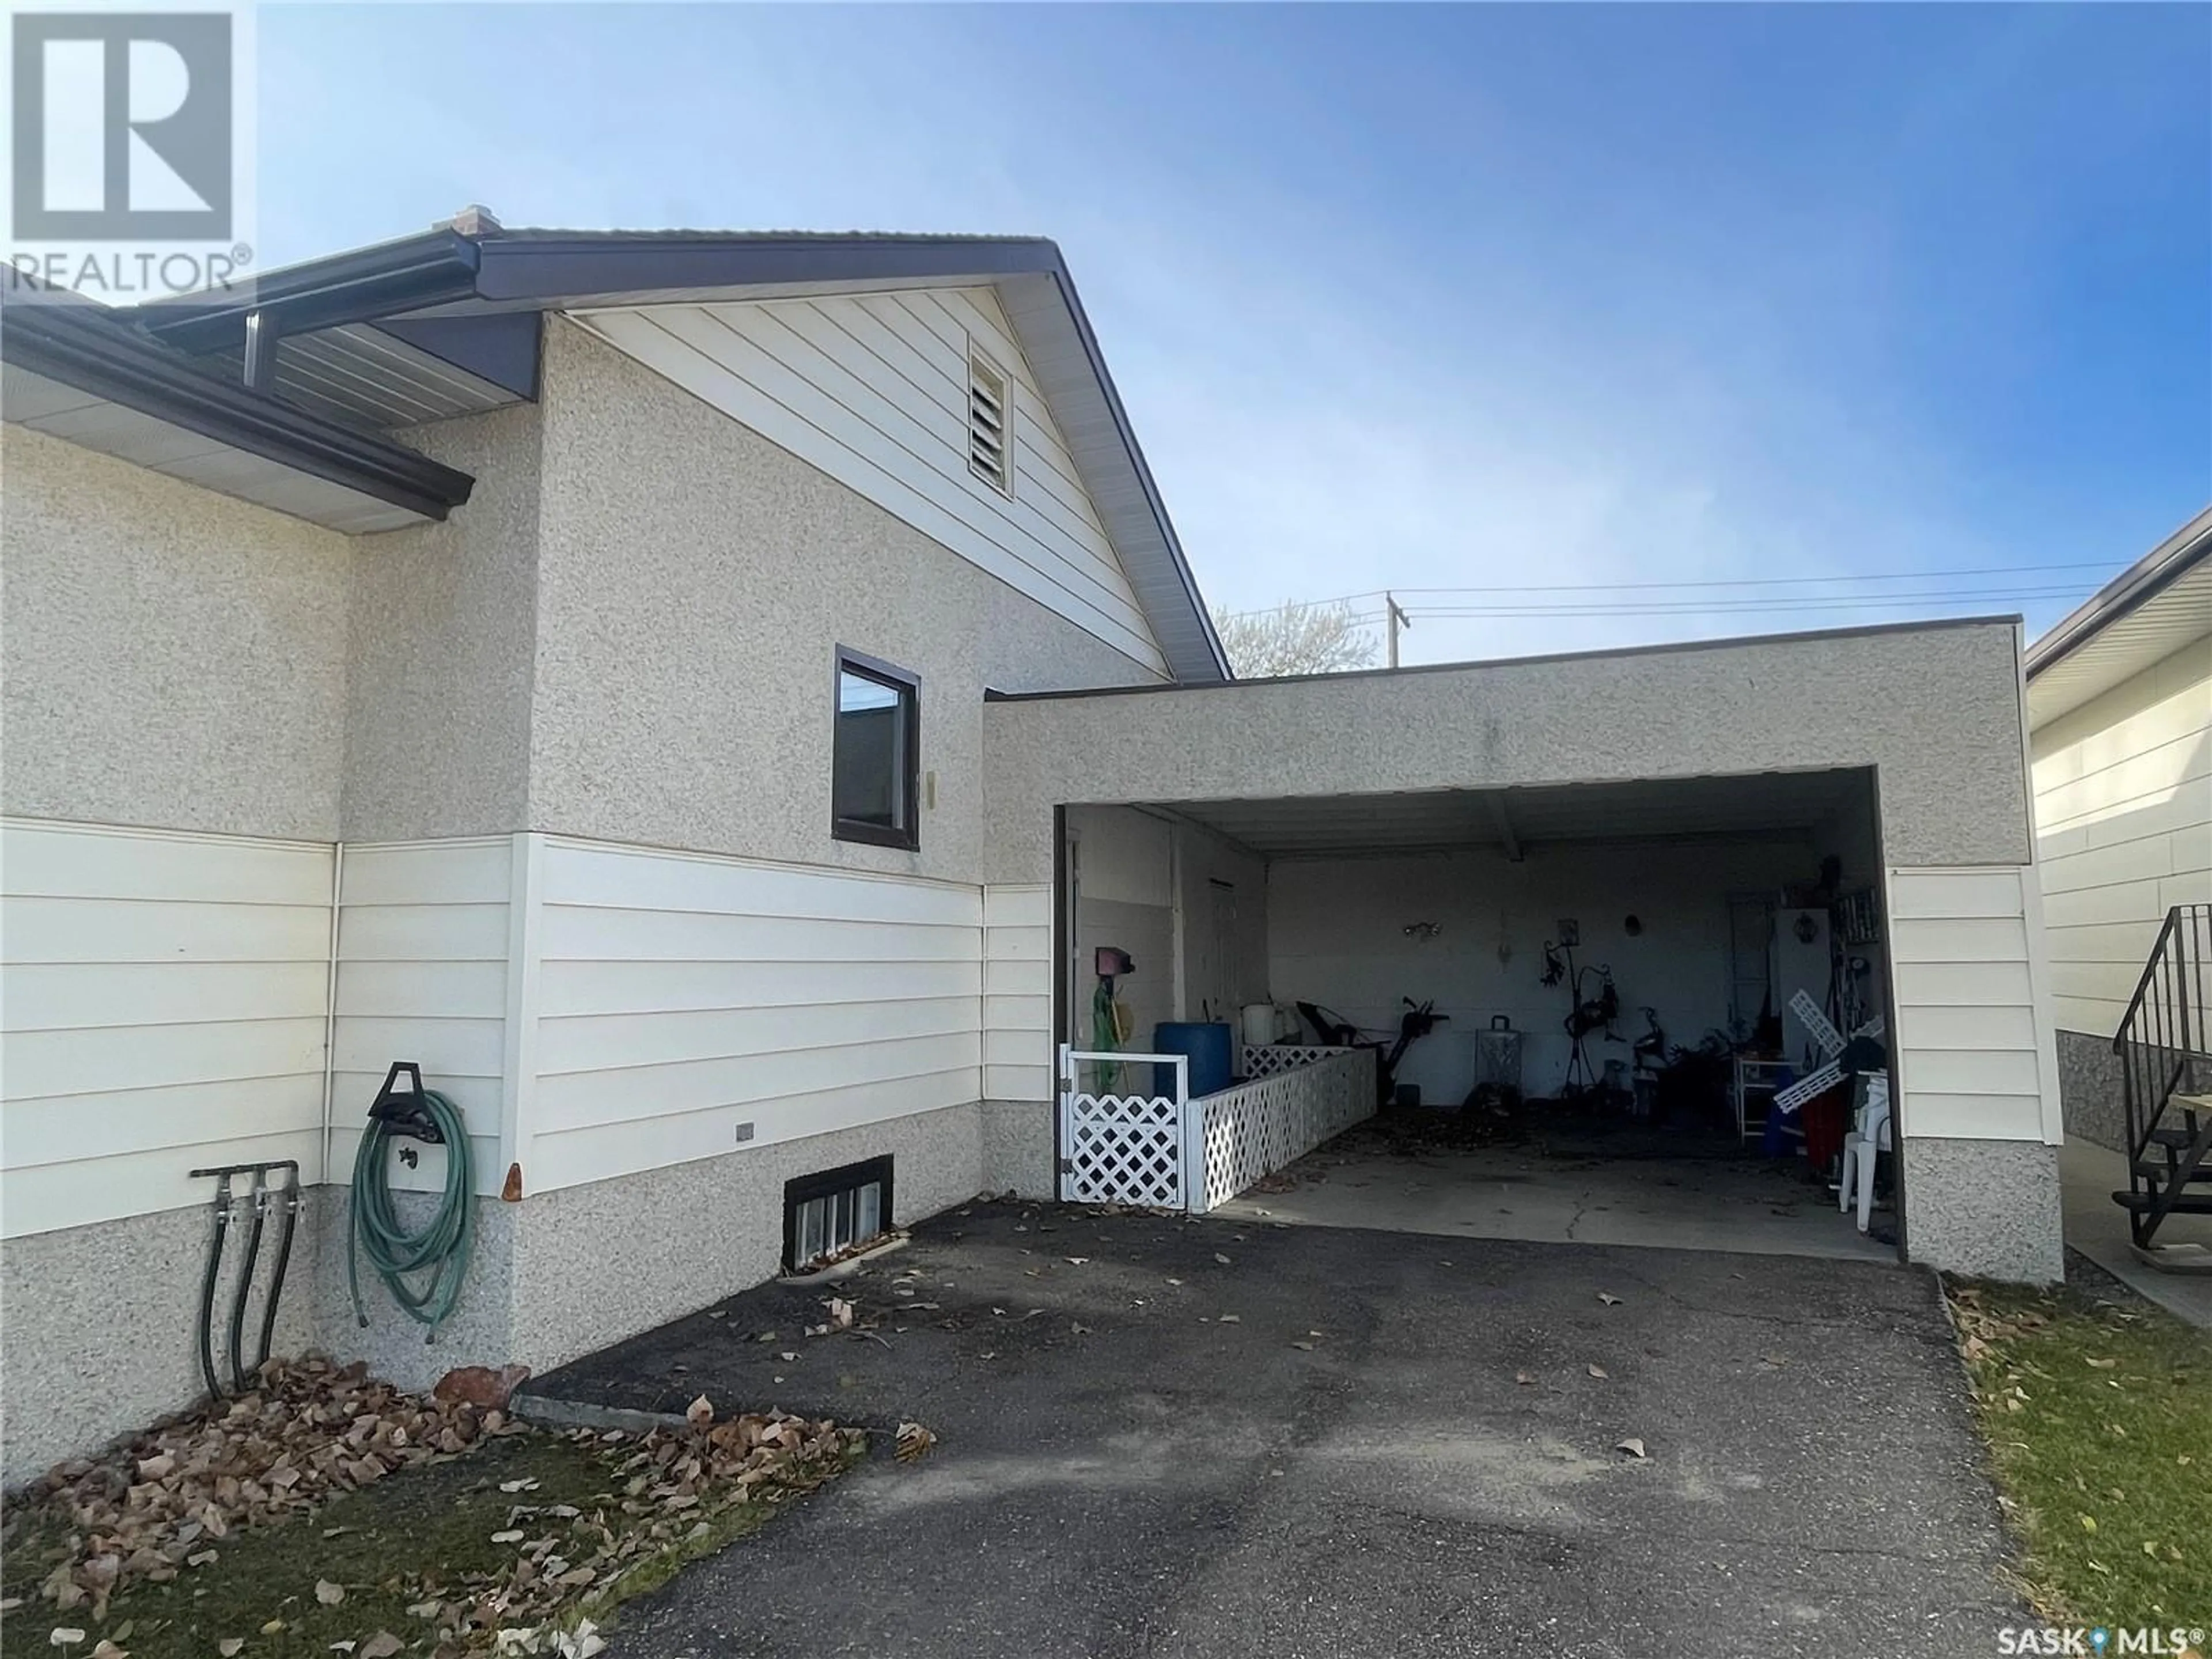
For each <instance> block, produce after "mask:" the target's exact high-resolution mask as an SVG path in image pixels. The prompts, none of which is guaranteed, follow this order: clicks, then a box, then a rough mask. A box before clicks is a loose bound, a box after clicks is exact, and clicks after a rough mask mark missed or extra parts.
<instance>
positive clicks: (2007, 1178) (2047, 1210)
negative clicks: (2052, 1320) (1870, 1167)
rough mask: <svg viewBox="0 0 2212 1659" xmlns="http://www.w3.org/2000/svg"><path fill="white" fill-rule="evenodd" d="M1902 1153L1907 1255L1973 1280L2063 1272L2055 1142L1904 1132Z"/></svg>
mask: <svg viewBox="0 0 2212 1659" xmlns="http://www.w3.org/2000/svg"><path fill="white" fill-rule="evenodd" d="M1901 1156H1902V1157H1903V1158H1904V1161H1905V1255H1906V1256H1907V1258H1908V1259H1909V1260H1911V1261H1916V1262H1918V1263H1919V1264H1920V1265H1921V1266H1923V1267H1934V1268H1936V1269H1937V1270H1938V1271H1940V1272H1942V1273H1963V1274H1965V1275H1966V1276H1967V1277H1969V1278H1974V1279H2009V1280H2013V1281H2015V1282H2024V1283H2027V1284H2033V1285H2048V1284H2052V1283H2055V1282H2056V1281H2057V1280H2059V1279H2063V1278H2064V1277H2065V1276H2066V1240H2065V1232H2064V1225H2063V1211H2062V1208H2061V1206H2060V1203H2059V1196H2058V1149H2057V1147H2056V1146H2045V1145H2044V1144H2043V1143H2042V1142H2040V1141H2034V1140H1954V1139H1948V1138H1946V1137H1943V1136H1930V1135H1907V1136H1905V1144H1904V1149H1903V1152H1902V1153H1901Z"/></svg>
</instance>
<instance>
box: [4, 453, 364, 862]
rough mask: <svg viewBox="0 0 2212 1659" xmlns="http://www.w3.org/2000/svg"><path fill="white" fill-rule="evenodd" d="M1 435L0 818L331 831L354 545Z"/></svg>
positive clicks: (318, 836)
mask: <svg viewBox="0 0 2212 1659" xmlns="http://www.w3.org/2000/svg"><path fill="white" fill-rule="evenodd" d="M0 468H4V470H5V472H6V477H7V502H6V511H5V514H4V520H0V660H4V682H3V683H0V750H4V754H5V760H6V763H5V766H4V768H0V811H7V812H9V813H14V814H19V815H21V816H23V817H46V818H69V819H76V820H82V821H85V822H90V823H117V824H134V825H143V826H148V827H151V828H158V829H211V830H218V831H227V832H229V833H233V834H238V835H249V836H279V837H285V838H297V839H301V840H307V841H329V840H331V839H332V838H334V837H335V836H336V835H337V825H338V777H339V767H340V749H341V744H342V736H343V724H344V699H345V647H346V604H347V592H346V580H347V575H346V573H347V565H348V562H349V556H350V550H349V543H348V541H347V539H346V538H344V537H343V536H339V535H337V534H334V533H333V532H330V531H326V530H321V529H318V528H317V527H315V526H312V525H309V524H306V523H303V522H302V521H301V520H297V519H292V518H287V517H285V516H284V515H283V514H282V513H272V512H270V511H269V510H268V509H267V508H265V507H254V506H252V505H250V504H248V503H246V502H244V501H233V500H232V499H230V498H229V497H228V496H225V495H216V494H215V493H213V492H212V491H210V490H206V489H199V488H197V486H195V485H192V484H187V483H180V482H179V481H178V480H176V479H173V478H168V477H163V476H162V475H161V474H160V473H157V472H149V471H147V470H146V469H145V468H143V467H139V466H133V465H131V464H130V463H128V462H126V461H120V460H117V459H114V458H113V457H112V456H107V455H100V454H95V453H93V452H92V451H90V450H87V449H81V448H79V447H76V445H74V444H68V443H64V442H62V441H59V440H58V439H54V438H49V437H46V436H43V435H40V434H38V433H35V432H27V431H25V430H24V429H23V428H20V427H14V426H10V427H8V428H5V437H4V438H0Z"/></svg>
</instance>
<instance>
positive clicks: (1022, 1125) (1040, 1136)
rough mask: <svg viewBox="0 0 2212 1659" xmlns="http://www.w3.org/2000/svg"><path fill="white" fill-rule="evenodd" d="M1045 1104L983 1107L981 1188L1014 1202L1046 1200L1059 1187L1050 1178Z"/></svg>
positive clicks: (1049, 1112)
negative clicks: (1006, 1195) (1010, 1194)
mask: <svg viewBox="0 0 2212 1659" xmlns="http://www.w3.org/2000/svg"><path fill="white" fill-rule="evenodd" d="M1056 1110H1058V1108H1057V1107H1055V1106H1054V1104H1053V1103H1052V1102H1050V1101H1048V1100H987V1101H985V1102H984V1103H983V1188H984V1190H985V1191H987V1192H993V1193H1012V1194H1014V1195H1015V1196H1016V1197H1018V1198H1036V1199H1048V1198H1052V1197H1054V1196H1055V1195H1056V1194H1058V1192H1059V1190H1060V1185H1059V1182H1057V1181H1055V1180H1054V1176H1053V1167H1052V1149H1053V1122H1052V1118H1053V1114H1054V1112H1055V1111H1056Z"/></svg>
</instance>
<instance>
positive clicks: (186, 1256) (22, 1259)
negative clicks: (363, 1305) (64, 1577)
mask: <svg viewBox="0 0 2212 1659" xmlns="http://www.w3.org/2000/svg"><path fill="white" fill-rule="evenodd" d="M209 1192H210V1197H212V1196H213V1192H214V1188H213V1187H212V1186H211V1185H210V1188H209ZM318 1195H319V1194H310V1198H311V1200H312V1199H313V1198H314V1197H316V1196H318ZM314 1221H315V1216H314V1212H313V1208H312V1206H311V1207H310V1208H309V1209H307V1211H304V1212H302V1213H301V1218H300V1226H299V1230H298V1232H297V1235H296V1238H295V1243H294V1245H293V1251H292V1261H291V1266H290V1268H289V1273H287V1276H286V1279H287V1282H286V1287H285V1291H284V1295H283V1299H282V1300H281V1302H280V1303H279V1304H278V1308H277V1322H276V1340H275V1341H274V1343H273V1345H272V1346H273V1347H274V1349H275V1351H276V1352H279V1353H292V1352H298V1351H299V1350H300V1349H301V1348H303V1347H306V1346H310V1344H312V1343H313V1340H314V1327H315V1317H314V1311H315V1308H316V1305H317V1302H318V1297H317V1294H316V1290H315V1273H314V1256H315V1254H316V1250H317V1248H318V1242H317V1237H316V1232H317V1229H316V1227H315V1225H314ZM214 1231H215V1222H214V1211H213V1208H212V1207H211V1206H199V1205H195V1206H192V1207H191V1208H190V1209H183V1210H162V1211H158V1212H155V1213H154V1214H151V1215H139V1216H132V1217H131V1218H128V1219H126V1220H123V1221H112V1222H106V1223H104V1224H102V1225H99V1226H95V1227H69V1228H64V1229H63V1230H61V1231H58V1232H50V1233H33V1234H32V1235H30V1236H29V1237H24V1238H11V1239H9V1240H8V1241H7V1242H6V1243H5V1244H0V1315H4V1317H5V1320H6V1332H7V1335H6V1340H5V1342H4V1343H0V1425H4V1432H0V1447H4V1454H0V1481H4V1483H5V1485H6V1486H9V1487H10V1488H13V1487H15V1486H19V1485H21V1483H22V1482H23V1481H25V1480H29V1479H30V1478H31V1477H32V1476H33V1475H35V1474H42V1473H43V1472H44V1471H45V1470H46V1468H47V1467H48V1466H49V1465H50V1464H52V1463H53V1462H55V1461H56V1460H57V1459H58V1458H62V1457H67V1456H70V1455H73V1454H76V1453H78V1452H83V1451H89V1450H91V1449H93V1448H94V1447H96V1446H100V1445H103V1444H105V1443H106V1442H107V1441H109V1440H112V1439H113V1438H114V1437H116V1436H117V1435H118V1434H124V1433H127V1432H130V1431H133V1430H137V1429H139V1428H143V1426H145V1425H147V1424H148V1423H150V1422H152V1421H153V1420H154V1419H155V1418H158V1417H161V1416H163V1415H166V1414H167V1413H170V1412H173V1411H176V1410H179V1409H180V1408H181V1407H185V1406H187V1405H190V1404H191V1402H192V1401H195V1400H197V1399H198V1398H199V1397H200V1395H202V1394H204V1392H205V1391H206V1385H205V1384H204V1383H203V1382H202V1381H201V1378H200V1362H199V1301H200V1279H201V1275H202V1273H204V1270H205V1268H206V1265H207V1252H208V1245H209V1242H210V1239H211V1238H212V1237H213V1235H214ZM275 1248H276V1239H275V1236H274V1234H273V1233H271V1234H270V1235H268V1236H267V1241H266V1243H265V1246H264V1255H263V1257H262V1267H261V1271H260V1273H259V1275H258V1277H259V1279H260V1282H261V1283H263V1284H266V1283H267V1282H268V1277H269V1271H270V1269H269V1262H270V1256H269V1254H268V1252H270V1251H273V1250H274V1249H275ZM224 1255H225V1256H226V1258H227V1259H228V1261H230V1262H231V1263H232V1264H234V1267H235V1265H236V1264H239V1263H241V1262H242V1261H243V1260H244V1250H243V1239H242V1238H241V1237H233V1239H232V1240H231V1241H230V1243H229V1244H228V1247H227V1248H226V1249H225V1252H224ZM236 1284H237V1274H236V1273H235V1271H234V1272H232V1273H227V1274H226V1275H225V1276H224V1279H223V1281H222V1284H221V1285H219V1286H218V1287H217V1293H216V1363H217V1364H218V1366H220V1367H222V1368H223V1369H222V1374H223V1375H225V1376H227V1375H228V1358H227V1357H226V1356H225V1354H224V1353H223V1345H224V1334H225V1332H226V1331H227V1330H228V1324H229V1316H230V1297H231V1296H232V1294H233V1291H234V1288H235V1286H236ZM261 1310H262V1304H261V1301H260V1298H259V1297H256V1298H255V1299H254V1301H253V1302H252V1304H251V1305H250V1306H249V1308H248V1310H247V1314H248V1319H247V1326H246V1346H247V1347H248V1349H249V1350H250V1349H251V1347H252V1344H253V1342H254V1341H255V1340H256V1339H257V1337H258V1334H259V1331H260V1321H261ZM246 1360H247V1363H248V1364H251V1363H252V1353H251V1352H248V1353H247V1354H246Z"/></svg>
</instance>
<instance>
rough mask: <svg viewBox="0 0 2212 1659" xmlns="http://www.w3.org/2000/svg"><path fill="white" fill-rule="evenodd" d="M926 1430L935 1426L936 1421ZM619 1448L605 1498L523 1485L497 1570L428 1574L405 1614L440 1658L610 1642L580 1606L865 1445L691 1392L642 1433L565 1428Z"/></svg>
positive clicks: (498, 1537)
mask: <svg viewBox="0 0 2212 1659" xmlns="http://www.w3.org/2000/svg"><path fill="white" fill-rule="evenodd" d="M924 1432H927V1431H924ZM567 1438H568V1439H569V1440H571V1441H574V1442H580V1443H597V1444H598V1445H599V1446H601V1447H603V1448H609V1449H623V1448H627V1450H626V1452H623V1453H621V1454H620V1455H616V1457H615V1461H614V1469H613V1473H614V1474H615V1476H616V1480H617V1482H618V1484H617V1485H614V1486H611V1489H610V1491H609V1492H607V1493H606V1494H605V1498H604V1500H603V1501H602V1502H600V1503H598V1504H574V1503H539V1502H534V1501H531V1498H530V1497H529V1494H530V1493H531V1492H532V1489H533V1487H534V1483H527V1484H526V1483H524V1482H508V1483H503V1484H502V1488H501V1489H502V1491H504V1490H505V1488H506V1486H510V1485H512V1486H518V1487H520V1489H521V1490H520V1494H519V1501H517V1502H516V1503H515V1504H513V1505H512V1506H511V1507H510V1508H509V1510H508V1512H507V1525H506V1526H505V1527H503V1528H501V1529H500V1530H498V1531H497V1532H495V1533H493V1534H491V1540H490V1541H491V1542H493V1543H494V1544H498V1545H506V1546H511V1547H513V1553H512V1555H511V1556H508V1557H506V1558H505V1559H503V1560H502V1562H501V1565H500V1566H499V1567H497V1568H496V1569H495V1570H494V1571H490V1572H489V1573H472V1574H468V1575H465V1576H464V1577H462V1578H461V1579H460V1580H459V1581H458V1582H441V1581H438V1580H435V1578H434V1579H428V1580H426V1582H425V1583H424V1586H423V1595H422V1600H421V1601H417V1602H416V1603H414V1604H412V1605H410V1607H409V1608H408V1609H407V1610H408V1612H409V1613H411V1614H413V1615H414V1616H415V1617H416V1618H418V1619H421V1620H424V1621H425V1622H427V1623H428V1625H429V1626H430V1627H431V1629H432V1631H433V1632H435V1636H436V1638H437V1639H438V1642H439V1646H438V1648H437V1650H436V1651H437V1652H438V1653H440V1654H441V1655H454V1654H459V1653H461V1652H465V1651H466V1650H468V1649H469V1648H470V1647H471V1646H477V1645H481V1643H482V1640H483V1638H486V1637H489V1638H490V1641H491V1643H492V1645H493V1647H494V1648H495V1650H496V1651H499V1652H501V1653H561V1654H567V1655H572V1656H574V1655H583V1656H588V1655H590V1654H592V1653H595V1652H597V1651H598V1650H599V1645H600V1644H599V1642H598V1639H597V1637H596V1634H595V1632H594V1631H593V1630H592V1629H589V1628H586V1625H587V1624H588V1621H586V1623H584V1624H578V1623H574V1620H573V1619H572V1618H571V1616H570V1615H572V1614H574V1613H575V1612H576V1611H577V1610H578V1609H585V1610H589V1609H592V1608H594V1607H599V1606H601V1605H603V1604H605V1603H606V1602H609V1601H612V1600H614V1599H616V1592H617V1591H618V1590H621V1589H626V1588H634V1589H642V1588H645V1587H646V1586H645V1585H644V1584H643V1583H639V1584H636V1585H634V1586H625V1584H624V1580H625V1579H627V1578H629V1577H632V1576H633V1575H638V1574H641V1573H642V1574H646V1575H649V1576H650V1577H652V1578H653V1582H658V1580H659V1577H663V1576H665V1572H666V1571H668V1570H669V1569H670V1568H671V1567H672V1566H673V1565H680V1564H681V1561H682V1560H684V1559H689V1558H690V1556H691V1555H693V1554H697V1553H704V1551H705V1549H707V1548H711V1547H714V1546H716V1545H718V1544H720V1543H722V1542H725V1541H726V1534H724V1533H723V1532H722V1530H721V1525H720V1523H722V1522H726V1520H727V1519H728V1518H729V1516H731V1515H732V1513H733V1512H736V1511H740V1510H750V1509H751V1508H752V1507H753V1506H756V1505H760V1504H777V1503H780V1502H781V1501H783V1500H784V1499H786V1498H789V1497H791V1496H793V1495H795V1494H797V1493H799V1492H811V1491H812V1490H813V1489H814V1488H815V1487H816V1486H820V1485H821V1484H822V1483H823V1481H824V1480H829V1478H830V1477H831V1476H833V1475H835V1474H838V1473H839V1472H840V1471H841V1470H842V1469H843V1468H844V1467H845V1466H846V1464H847V1463H848V1462H849V1461H850V1460H851V1459H852V1458H853V1457H854V1456H856V1455H858V1454H859V1452H860V1449H861V1446H862V1443H863V1441H864V1440H865V1438H866V1436H865V1435H864V1433H863V1432H862V1431H860V1430H857V1429H843V1428H840V1427H839V1426H838V1425H836V1424H835V1423H831V1422H828V1421H826V1420H809V1419H805V1418H799V1417H793V1416H789V1415H787V1414H786V1413H781V1412H769V1413H750V1414H747V1415H744V1416H740V1417H734V1418H732V1419H728V1420H727V1421H726V1422H720V1423H717V1422H714V1420H713V1416H712V1412H711V1408H709V1409H708V1410H707V1411H705V1412H702V1411H701V1410H700V1408H699V1404H698V1402H694V1405H693V1408H692V1411H691V1413H690V1421H689V1423H688V1424H687V1425H686V1426H685V1427H684V1428H682V1429H672V1428H671V1429H661V1430H656V1431H653V1433H650V1434H647V1435H645V1436H643V1437H629V1436H626V1435H624V1434H623V1432H622V1431H619V1430H611V1431H605V1432H604V1433H596V1434H595V1433H594V1432H593V1431H591V1430H589V1429H579V1430H575V1431H572V1432H571V1433H570V1434H569V1435H568V1436H567Z"/></svg>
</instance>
